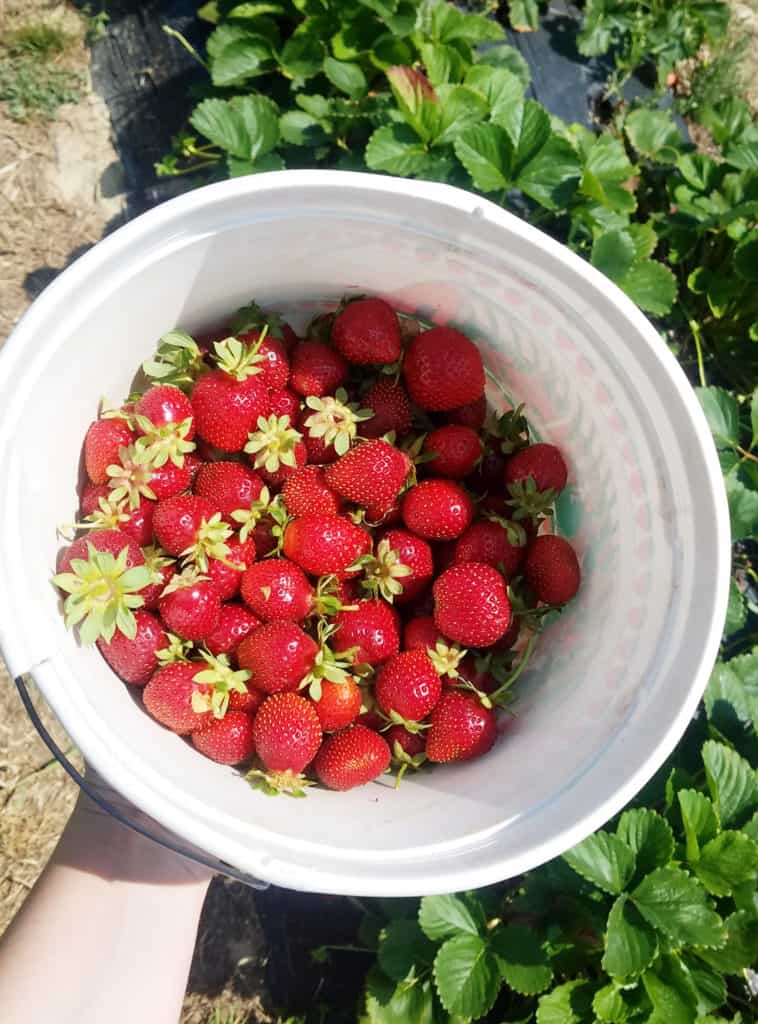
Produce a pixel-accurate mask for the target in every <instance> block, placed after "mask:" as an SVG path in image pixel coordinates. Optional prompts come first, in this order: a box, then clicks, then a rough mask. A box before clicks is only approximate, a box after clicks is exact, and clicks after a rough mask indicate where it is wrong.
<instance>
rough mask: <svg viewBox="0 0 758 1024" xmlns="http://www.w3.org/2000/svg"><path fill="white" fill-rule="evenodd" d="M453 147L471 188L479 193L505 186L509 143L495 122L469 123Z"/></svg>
mask: <svg viewBox="0 0 758 1024" xmlns="http://www.w3.org/2000/svg"><path fill="white" fill-rule="evenodd" d="M453 148H454V149H455V155H456V156H457V157H458V159H459V160H460V162H461V163H462V164H463V166H464V167H465V168H466V170H467V171H468V173H469V175H470V177H471V180H472V182H473V184H474V188H478V189H479V190H480V191H481V192H497V191H499V190H501V189H504V188H507V186H508V183H509V179H508V177H507V174H508V167H509V164H510V159H511V156H512V146H511V143H510V140H509V139H508V136H507V135H506V133H505V131H504V129H502V128H500V127H499V126H498V125H496V124H478V125H472V126H471V127H470V128H467V129H466V130H465V131H463V132H461V134H460V135H459V136H458V138H457V139H456V140H455V142H454V144H453Z"/></svg>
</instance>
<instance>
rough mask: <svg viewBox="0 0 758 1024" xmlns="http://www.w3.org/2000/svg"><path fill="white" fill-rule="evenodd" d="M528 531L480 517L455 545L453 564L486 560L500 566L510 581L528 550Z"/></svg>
mask: <svg viewBox="0 0 758 1024" xmlns="http://www.w3.org/2000/svg"><path fill="white" fill-rule="evenodd" d="M525 545H526V532H525V530H524V528H523V527H520V526H518V525H517V524H516V523H507V522H506V521H502V522H497V521H496V520H494V519H480V520H479V522H477V523H473V524H472V525H471V526H469V528H468V530H466V532H465V533H464V534H463V535H462V536H461V537H459V539H458V540H457V541H456V544H455V553H454V556H453V564H454V565H462V564H463V563H464V562H485V563H486V564H487V565H491V566H494V567H495V568H496V569H500V571H501V572H502V573H503V575H504V576H505V578H506V579H507V580H509V579H511V577H513V576H515V575H516V573H517V572H518V570H519V567H520V566H521V563H522V561H523V560H524V554H525V552H526V546H525Z"/></svg>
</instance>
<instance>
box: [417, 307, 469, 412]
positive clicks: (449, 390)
mask: <svg viewBox="0 0 758 1024" xmlns="http://www.w3.org/2000/svg"><path fill="white" fill-rule="evenodd" d="M403 377H404V378H405V386H406V387H407V388H408V393H409V395H410V396H411V398H412V399H413V401H414V402H415V403H416V405H420V406H421V408H422V409H428V410H429V411H431V412H444V411H446V410H448V409H456V408H457V407H458V406H460V405H466V404H467V403H468V402H475V401H476V400H477V399H478V398H481V396H482V395H483V394H484V367H483V365H482V357H481V355H480V353H479V349H478V348H477V347H476V345H475V344H474V343H473V341H471V340H470V339H469V338H467V337H466V335H465V334H461V332H460V331H456V330H455V329H454V328H453V327H432V328H431V330H428V331H422V333H421V334H419V335H417V336H416V337H415V338H414V339H413V340H412V341H411V343H410V345H409V346H408V349H407V351H406V353H405V361H404V362H403Z"/></svg>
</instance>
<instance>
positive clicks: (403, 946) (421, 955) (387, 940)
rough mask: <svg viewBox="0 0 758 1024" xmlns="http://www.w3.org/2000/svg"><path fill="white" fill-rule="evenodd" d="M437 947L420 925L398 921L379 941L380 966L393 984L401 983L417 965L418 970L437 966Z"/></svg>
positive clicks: (384, 932)
mask: <svg viewBox="0 0 758 1024" xmlns="http://www.w3.org/2000/svg"><path fill="white" fill-rule="evenodd" d="M435 952H436V947H435V946H434V943H432V942H430V940H429V939H428V938H427V937H426V935H424V933H423V932H422V931H421V928H420V927H419V924H418V922H417V921H414V920H413V919H412V918H398V919H397V920H395V921H390V923H389V924H388V925H387V926H386V928H384V929H383V931H382V934H381V937H380V941H379V951H378V954H377V955H378V960H379V966H380V967H381V969H382V970H383V971H384V973H385V974H386V975H388V976H389V977H390V978H392V979H393V980H394V981H402V980H403V978H405V977H407V976H408V972H409V971H410V969H411V967H413V966H414V964H416V965H417V967H416V970H417V972H418V970H419V968H420V967H421V966H422V965H423V966H428V967H430V966H431V965H432V963H433V962H434V954H435Z"/></svg>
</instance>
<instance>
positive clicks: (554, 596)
mask: <svg viewBox="0 0 758 1024" xmlns="http://www.w3.org/2000/svg"><path fill="white" fill-rule="evenodd" d="M524 578H525V580H526V582H527V583H528V584H529V586H530V587H531V589H532V590H533V591H534V595H535V597H536V598H537V600H538V601H543V602H544V603H545V604H553V605H556V604H565V603H566V602H567V601H570V600H571V598H572V597H573V596H574V595H575V594H576V592H577V590H578V589H579V584H580V582H581V570H580V568H579V560H578V559H577V557H576V552H575V551H574V549H573V548H572V547H571V545H570V544H569V542H568V541H567V540H566V539H565V538H563V537H557V536H556V535H555V534H551V533H543V534H541V535H540V536H539V537H536V538H535V539H534V540H533V541H532V543H531V544H530V545H529V548H528V550H527V552H526V558H525V559H524Z"/></svg>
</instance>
